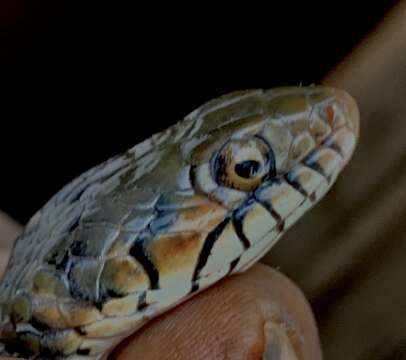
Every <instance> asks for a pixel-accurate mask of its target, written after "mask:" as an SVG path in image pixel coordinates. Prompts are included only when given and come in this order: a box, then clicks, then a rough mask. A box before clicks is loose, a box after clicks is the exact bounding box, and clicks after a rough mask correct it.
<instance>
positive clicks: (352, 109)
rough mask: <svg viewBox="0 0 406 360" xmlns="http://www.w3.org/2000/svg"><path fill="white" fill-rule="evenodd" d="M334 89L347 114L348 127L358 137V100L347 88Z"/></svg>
mask: <svg viewBox="0 0 406 360" xmlns="http://www.w3.org/2000/svg"><path fill="white" fill-rule="evenodd" d="M334 91H335V95H336V98H337V101H338V103H339V104H340V105H341V107H342V110H343V111H344V113H345V114H346V121H347V127H348V128H349V129H350V130H351V131H352V132H353V133H354V135H355V137H356V138H358V136H359V127H360V113H359V108H358V104H357V102H356V100H355V99H354V97H353V96H352V95H350V94H349V93H348V92H347V91H345V90H341V89H335V90H334Z"/></svg>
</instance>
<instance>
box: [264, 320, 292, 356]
mask: <svg viewBox="0 0 406 360" xmlns="http://www.w3.org/2000/svg"><path fill="white" fill-rule="evenodd" d="M264 334H265V349H264V354H263V355H262V360H298V357H297V355H296V352H295V350H294V348H293V345H292V344H291V342H290V339H289V336H288V334H287V333H286V331H285V329H283V325H281V324H277V323H275V322H266V323H265V325H264Z"/></svg>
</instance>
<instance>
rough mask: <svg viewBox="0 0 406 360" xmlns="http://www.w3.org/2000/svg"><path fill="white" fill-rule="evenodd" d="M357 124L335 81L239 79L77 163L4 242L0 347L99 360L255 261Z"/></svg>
mask: <svg viewBox="0 0 406 360" xmlns="http://www.w3.org/2000/svg"><path fill="white" fill-rule="evenodd" d="M358 136H359V111H358V107H357V104H356V102H355V100H354V99H353V98H352V97H351V96H350V95H349V94H348V93H347V92H345V91H344V90H340V89H336V88H332V87H326V86H309V87H279V88H273V89H269V90H260V89H259V90H255V89H254V90H246V91H239V92H234V93H230V94H227V95H224V96H222V97H219V98H216V99H213V100H211V101H209V102H207V103H206V104H204V105H202V106H201V107H199V108H198V109H196V110H195V111H193V112H192V113H190V114H189V115H188V116H186V117H185V118H184V119H183V120H181V121H179V122H178V123H176V124H175V125H173V126H171V127H170V128H168V129H166V130H164V131H162V132H160V133H158V134H155V135H153V136H151V137H150V138H149V139H146V140H145V141H143V142H141V143H140V144H137V145H135V146H134V147H133V148H131V149H129V150H128V151H126V152H125V153H123V154H120V155H117V156H115V157H113V158H111V159H109V160H107V161H105V162H104V163H102V164H100V165H98V166H96V167H94V168H92V169H90V170H88V171H87V172H85V173H84V174H82V175H80V176H79V177H77V178H76V179H74V180H73V181H71V182H70V183H69V184H67V185H66V186H65V187H64V188H63V189H61V190H60V191H59V192H58V193H57V194H55V195H54V196H53V197H52V198H51V199H50V200H49V201H48V202H47V203H46V204H45V205H44V206H43V207H42V208H41V209H40V210H39V211H38V212H37V213H36V214H34V216H33V217H32V218H31V220H30V221H29V222H28V224H27V225H26V227H25V229H24V232H23V234H22V235H21V236H20V237H19V238H18V239H17V240H16V242H15V245H14V248H13V251H12V254H11V257H10V260H9V263H8V265H7V269H6V272H5V274H4V276H3V279H2V282H1V283H0V355H1V356H12V357H24V358H28V359H83V360H88V359H89V360H90V359H107V357H108V355H109V354H110V353H111V351H112V350H113V349H114V348H115V346H116V345H117V344H118V343H120V342H121V341H122V340H123V339H124V338H125V337H127V336H129V335H130V334H132V333H134V332H135V331H142V326H143V325H145V324H146V323H147V322H148V321H149V320H150V319H152V318H154V317H156V316H158V315H159V314H161V313H163V312H165V311H167V310H168V309H170V308H172V307H174V306H175V305H177V304H180V303H182V302H184V301H186V300H187V299H189V298H190V297H191V296H194V295H195V294H197V293H198V292H200V291H204V290H205V289H206V288H208V287H209V286H211V285H213V284H214V283H216V282H217V281H218V280H220V279H222V278H224V277H226V276H230V275H233V274H237V273H240V272H243V271H245V270H246V269H248V268H249V267H250V266H252V265H253V264H254V263H255V262H257V261H259V260H260V259H261V258H262V257H263V256H264V255H265V254H266V253H267V252H268V251H269V250H270V248H271V247H272V246H273V245H274V244H275V243H276V242H277V241H278V239H280V238H281V237H282V236H283V234H284V233H285V232H286V231H287V230H288V229H289V228H290V227H291V226H292V225H293V224H295V223H296V221H297V220H298V219H300V218H301V217H302V216H303V215H304V214H305V213H306V212H307V211H308V210H310V209H311V208H312V207H313V206H314V205H315V204H317V203H318V202H319V201H320V199H322V197H323V196H324V195H325V194H326V193H327V192H328V190H329V189H330V188H331V186H332V185H333V184H334V183H335V180H336V179H337V177H338V176H339V174H340V173H341V171H342V170H343V169H344V167H345V166H346V164H347V163H348V162H349V160H350V159H351V157H352V154H353V152H354V149H355V147H356V144H357V140H358Z"/></svg>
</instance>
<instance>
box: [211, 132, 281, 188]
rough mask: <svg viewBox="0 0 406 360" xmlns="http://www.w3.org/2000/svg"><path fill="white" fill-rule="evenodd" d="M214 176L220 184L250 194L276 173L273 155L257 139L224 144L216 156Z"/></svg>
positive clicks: (269, 149) (263, 142)
mask: <svg viewBox="0 0 406 360" xmlns="http://www.w3.org/2000/svg"><path fill="white" fill-rule="evenodd" d="M213 173H214V177H215V179H216V181H217V182H218V183H219V184H220V185H224V186H227V187H231V188H233V189H237V190H245V191H249V190H252V189H254V188H255V187H257V186H258V185H259V184H260V183H261V181H262V179H263V178H264V177H265V176H266V175H268V174H270V175H271V176H272V175H274V173H275V165H274V158H273V153H272V150H271V148H270V147H269V145H268V144H267V143H266V142H265V141H264V140H262V139H261V138H259V137H253V138H250V139H238V140H231V141H229V142H227V143H226V144H225V145H224V146H223V147H222V148H221V149H220V151H219V153H218V154H217V156H216V158H215V161H214V164H213Z"/></svg>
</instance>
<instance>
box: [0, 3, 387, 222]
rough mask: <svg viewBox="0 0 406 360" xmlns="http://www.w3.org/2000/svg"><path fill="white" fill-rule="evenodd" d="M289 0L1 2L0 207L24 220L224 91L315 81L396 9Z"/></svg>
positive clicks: (369, 4)
mask: <svg viewBox="0 0 406 360" xmlns="http://www.w3.org/2000/svg"><path fill="white" fill-rule="evenodd" d="M287 3H288V4H287V5H286V6H282V5H281V4H278V5H276V3H274V2H268V5H267V6H259V5H256V4H252V5H250V6H243V5H241V6H239V5H236V4H233V5H232V6H231V5H230V6H229V7H228V8H226V9H224V8H223V9H221V8H220V7H219V5H218V4H216V5H209V4H208V3H205V4H199V3H193V6H188V5H182V6H179V7H176V6H175V5H173V4H171V5H170V6H163V5H160V4H158V3H151V4H150V6H149V7H148V8H146V7H143V6H141V5H136V6H134V5H133V6H131V7H130V6H123V5H122V4H121V3H119V2H117V3H114V2H110V4H109V5H101V4H100V3H99V4H93V3H89V2H86V1H81V2H78V1H77V2H75V1H66V2H65V1H61V0H53V1H42V2H38V1H37V2H35V3H34V2H33V1H24V0H2V2H1V4H0V109H1V111H0V124H1V127H0V161H1V167H0V172H1V176H0V179H1V180H0V208H1V209H2V210H4V211H5V212H7V213H9V214H10V215H11V216H13V217H14V218H16V219H17V220H18V221H20V222H22V223H25V222H26V221H27V220H28V218H29V217H30V216H31V215H32V214H33V213H34V212H35V211H36V210H37V209H38V208H39V207H40V206H42V205H43V204H44V202H45V201H47V200H48V198H49V197H50V196H52V195H53V194H54V193H55V192H56V191H58V190H59V189H60V188H61V187H62V186H63V185H65V184H66V182H68V181H69V180H71V179H72V178H73V177H75V176H77V175H79V174H80V173H82V172H83V171H85V170H87V169H88V168H89V167H91V166H93V165H96V164H98V163H99V162H101V161H104V160H105V159H107V158H108V157H110V156H113V155H115V154H116V153H118V152H121V151H123V150H126V149H127V148H129V147H131V146H133V145H134V144H136V143H137V142H139V141H141V140H143V139H144V138H145V137H148V136H149V135H151V134H153V133H155V132H157V131H159V130H161V129H163V128H165V127H167V126H169V125H170V124H172V123H174V122H176V121H178V120H179V119H181V118H182V117H183V116H185V115H186V114H187V113H189V112H190V111H192V110H193V109H194V108H196V107H197V106H199V105H201V104H202V103H203V102H205V101H207V100H209V99H211V98H213V97H216V96H219V95H221V94H223V93H226V92H229V91H234V90H237V89H245V88H256V87H264V88H268V87H272V86H278V85H299V84H300V83H302V84H304V85H306V84H310V83H318V82H320V81H321V80H322V78H323V77H324V75H325V74H326V73H327V72H328V71H329V70H331V69H332V68H333V67H334V66H335V65H336V64H338V63H339V62H340V61H341V60H342V58H343V57H344V56H345V55H346V54H348V53H349V52H351V50H352V48H353V47H354V46H355V45H356V44H358V42H359V41H360V40H361V39H362V38H364V37H365V36H366V35H367V34H368V33H369V32H370V31H371V29H373V28H374V26H375V25H376V24H377V23H378V22H379V21H381V20H382V19H383V18H384V16H385V13H386V12H387V11H388V10H389V9H390V8H391V7H392V6H393V4H394V3H395V2H394V1H375V2H370V3H368V6H367V7H366V6H360V7H359V8H356V7H355V6H354V4H351V2H344V1H343V2H336V3H327V2H325V3H324V5H322V6H321V5H319V4H317V3H311V2H306V6H304V5H301V6H298V5H297V4H295V3H294V2H290V1H289V2H287ZM360 5H361V4H360Z"/></svg>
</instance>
